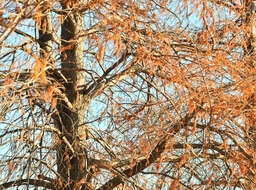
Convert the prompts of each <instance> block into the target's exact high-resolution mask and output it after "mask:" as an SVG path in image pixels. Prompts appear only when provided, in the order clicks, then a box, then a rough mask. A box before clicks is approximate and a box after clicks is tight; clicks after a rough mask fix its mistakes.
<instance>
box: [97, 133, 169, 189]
mask: <svg viewBox="0 0 256 190" xmlns="http://www.w3.org/2000/svg"><path fill="white" fill-rule="evenodd" d="M167 142H168V138H167V135H166V136H164V137H163V138H162V139H161V140H160V141H159V142H158V144H157V145H156V147H155V148H154V150H153V151H152V152H151V154H150V155H149V157H148V158H145V159H143V160H141V161H140V162H138V163H136V164H135V165H134V166H133V167H131V168H129V169H126V170H124V171H123V172H122V173H123V174H125V175H126V176H127V177H132V176H134V175H136V174H137V173H139V172H141V171H142V170H144V169H145V168H147V167H148V166H149V165H150V164H152V163H153V162H154V161H155V160H156V159H157V158H159V157H160V155H161V154H162V153H163V151H164V150H165V145H166V143H167ZM121 182H122V178H120V177H119V176H117V177H114V178H113V179H111V180H109V181H108V182H107V183H105V184H104V185H102V186H101V187H100V188H98V190H108V189H113V188H114V187H116V186H117V185H119V184H120V183H121Z"/></svg>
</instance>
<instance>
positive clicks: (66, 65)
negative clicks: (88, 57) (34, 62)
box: [56, 4, 87, 189]
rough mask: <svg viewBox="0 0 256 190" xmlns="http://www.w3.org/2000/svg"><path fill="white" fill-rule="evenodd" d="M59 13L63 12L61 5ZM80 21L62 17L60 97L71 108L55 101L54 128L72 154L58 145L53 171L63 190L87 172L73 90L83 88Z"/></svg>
mask: <svg viewBox="0 0 256 190" xmlns="http://www.w3.org/2000/svg"><path fill="white" fill-rule="evenodd" d="M62 6H63V9H65V8H67V7H66V4H62ZM83 24H84V18H83V15H81V14H80V13H78V12H70V13H68V14H67V15H65V20H64V22H63V23H62V25H61V39H62V41H61V45H62V52H61V69H62V74H63V76H64V79H65V80H66V81H65V80H64V79H62V80H61V81H60V82H62V83H63V86H64V92H63V93H64V95H65V96H66V97H67V99H68V101H69V102H70V103H71V105H72V108H70V106H68V105H67V102H66V101H63V100H59V101H58V103H57V110H58V116H57V118H58V119H57V121H56V125H57V128H58V129H59V130H60V131H61V132H62V134H63V135H64V136H65V137H66V138H67V139H68V141H69V142H68V143H70V145H71V146H72V148H73V149H74V153H72V151H71V150H70V147H68V146H67V143H65V142H63V141H62V142H61V144H60V146H59V149H58V153H57V167H58V172H59V173H60V175H61V177H62V180H64V181H65V183H66V184H68V185H67V186H66V187H63V189H73V187H74V185H75V184H76V183H77V182H78V181H80V179H81V178H83V177H84V176H85V173H84V172H83V171H86V170H87V160H86V158H87V156H86V154H87V153H86V150H84V149H83V148H82V147H81V146H80V145H79V144H78V137H77V130H78V127H79V126H81V125H83V123H84V113H85V109H86V107H85V104H84V102H83V98H82V97H81V96H80V95H79V93H78V91H77V86H78V85H82V84H84V80H85V76H84V75H83V74H82V73H81V72H79V71H78V69H79V68H83V66H84V59H83V39H81V38H79V37H78V36H79V34H81V32H82V31H83Z"/></svg>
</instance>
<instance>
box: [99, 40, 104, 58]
mask: <svg viewBox="0 0 256 190" xmlns="http://www.w3.org/2000/svg"><path fill="white" fill-rule="evenodd" d="M104 53H105V46H103V45H102V43H99V62H101V61H102V59H103V56H104Z"/></svg>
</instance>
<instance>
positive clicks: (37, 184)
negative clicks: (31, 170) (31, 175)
mask: <svg viewBox="0 0 256 190" xmlns="http://www.w3.org/2000/svg"><path fill="white" fill-rule="evenodd" d="M20 185H33V186H35V187H44V188H47V189H56V190H57V187H56V186H55V185H54V184H52V183H49V182H46V181H44V180H38V179H20V180H15V181H10V182H7V183H3V184H1V185H0V189H7V188H10V187H15V186H20Z"/></svg>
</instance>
